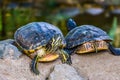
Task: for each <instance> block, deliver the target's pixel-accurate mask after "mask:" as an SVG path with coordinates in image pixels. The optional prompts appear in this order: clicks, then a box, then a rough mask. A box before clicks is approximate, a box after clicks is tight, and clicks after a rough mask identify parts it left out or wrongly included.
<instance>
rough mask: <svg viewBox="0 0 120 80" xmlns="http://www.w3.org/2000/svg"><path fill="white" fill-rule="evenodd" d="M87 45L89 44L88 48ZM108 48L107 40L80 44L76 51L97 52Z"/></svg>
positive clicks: (80, 52)
mask: <svg viewBox="0 0 120 80" xmlns="http://www.w3.org/2000/svg"><path fill="white" fill-rule="evenodd" d="M94 43H95V44H94ZM86 45H89V48H88V49H87V48H86ZM95 48H96V49H95ZM107 49H108V46H107V43H106V42H105V41H96V42H86V43H84V44H83V45H80V46H79V47H78V48H77V49H76V53H78V54H83V53H89V52H95V51H96V50H97V51H101V50H107Z"/></svg>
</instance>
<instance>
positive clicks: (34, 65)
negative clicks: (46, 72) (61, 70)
mask: <svg viewBox="0 0 120 80" xmlns="http://www.w3.org/2000/svg"><path fill="white" fill-rule="evenodd" d="M37 66H38V55H36V56H35V57H34V58H33V60H32V61H31V65H30V68H31V71H32V72H33V73H35V74H36V75H39V73H40V72H39V70H38V68H37Z"/></svg>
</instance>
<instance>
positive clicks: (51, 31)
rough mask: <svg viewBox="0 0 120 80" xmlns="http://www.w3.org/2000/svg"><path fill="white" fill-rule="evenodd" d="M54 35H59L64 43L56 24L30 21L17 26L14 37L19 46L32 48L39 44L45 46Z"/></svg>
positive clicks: (27, 48) (26, 48)
mask: <svg viewBox="0 0 120 80" xmlns="http://www.w3.org/2000/svg"><path fill="white" fill-rule="evenodd" d="M55 35H61V38H62V40H63V41H62V42H63V44H64V45H65V44H66V43H65V40H64V38H63V34H62V32H61V31H60V30H59V29H58V28H57V27H56V26H54V25H51V24H49V23H46V22H32V23H29V24H27V25H25V26H22V27H21V28H19V29H18V30H17V31H16V32H15V34H14V38H15V41H16V42H17V43H18V45H19V46H21V48H23V49H25V50H31V49H33V50H34V49H36V48H37V47H39V46H45V45H46V44H47V43H48V42H49V41H50V40H51V38H52V37H53V36H55Z"/></svg>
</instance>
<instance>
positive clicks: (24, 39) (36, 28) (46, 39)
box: [14, 22, 71, 75]
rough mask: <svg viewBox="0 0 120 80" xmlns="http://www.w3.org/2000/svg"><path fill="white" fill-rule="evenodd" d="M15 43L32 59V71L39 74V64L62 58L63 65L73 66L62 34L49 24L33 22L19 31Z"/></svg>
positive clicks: (16, 33) (15, 36)
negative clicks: (65, 49) (65, 48)
mask: <svg viewBox="0 0 120 80" xmlns="http://www.w3.org/2000/svg"><path fill="white" fill-rule="evenodd" d="M14 39H15V42H16V43H17V44H18V45H19V46H20V47H21V48H22V50H23V52H24V53H25V54H26V55H28V56H29V57H30V58H32V62H31V71H32V72H34V73H35V74H37V75H38V74H39V71H38V69H37V63H38V62H49V61H53V60H55V59H57V58H58V57H61V61H62V63H67V64H71V59H70V56H69V54H67V52H66V51H64V50H63V48H64V47H65V45H66V42H65V39H64V37H63V34H62V32H61V31H60V30H59V29H58V28H57V27H55V26H53V25H51V24H49V23H47V22H32V23H29V24H27V25H24V26H22V27H21V28H19V29H17V31H16V32H15V34H14Z"/></svg>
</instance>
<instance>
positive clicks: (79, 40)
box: [65, 25, 112, 48]
mask: <svg viewBox="0 0 120 80" xmlns="http://www.w3.org/2000/svg"><path fill="white" fill-rule="evenodd" d="M65 40H66V43H67V45H66V48H73V47H76V46H78V45H81V44H83V43H85V42H89V41H98V40H106V41H112V39H111V38H110V37H109V36H108V35H107V33H106V32H105V31H103V30H102V29H100V28H98V27H95V26H93V25H82V26H78V27H76V28H74V29H72V30H71V31H70V32H69V33H68V34H67V35H66V37H65Z"/></svg>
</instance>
